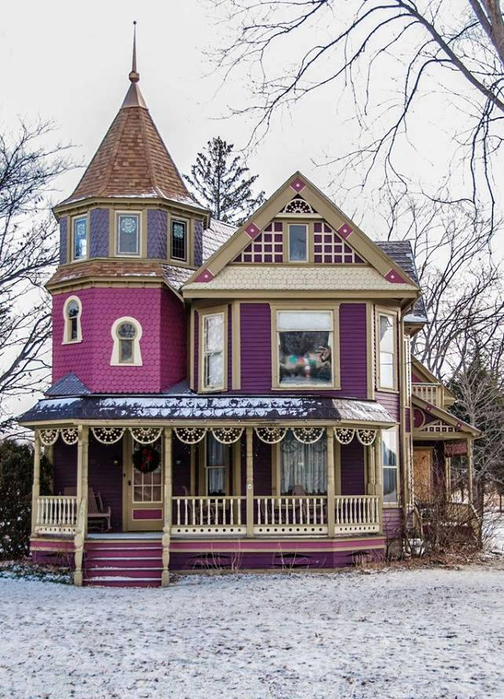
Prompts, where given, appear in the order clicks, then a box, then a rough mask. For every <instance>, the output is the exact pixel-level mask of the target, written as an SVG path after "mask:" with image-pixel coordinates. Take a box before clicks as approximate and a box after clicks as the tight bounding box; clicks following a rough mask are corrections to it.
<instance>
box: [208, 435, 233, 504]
mask: <svg viewBox="0 0 504 699" xmlns="http://www.w3.org/2000/svg"><path fill="white" fill-rule="evenodd" d="M227 453H228V447H227V445H226V444H221V442H219V441H217V440H216V439H215V437H214V436H213V434H211V433H209V434H208V435H207V438H206V464H205V466H206V475H207V495H214V496H217V495H225V494H226V466H227Z"/></svg>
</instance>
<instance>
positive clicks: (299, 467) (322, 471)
mask: <svg viewBox="0 0 504 699" xmlns="http://www.w3.org/2000/svg"><path fill="white" fill-rule="evenodd" d="M280 454H281V483H280V486H281V494H282V495H325V494H326V493H327V444H326V439H325V437H322V438H321V439H320V440H319V441H318V442H315V444H302V443H301V442H298V440H297V439H295V437H294V436H293V434H292V432H290V431H289V432H288V433H287V435H286V436H285V439H284V441H283V442H282V445H281V447H280Z"/></svg>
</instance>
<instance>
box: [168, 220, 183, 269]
mask: <svg viewBox="0 0 504 699" xmlns="http://www.w3.org/2000/svg"><path fill="white" fill-rule="evenodd" d="M170 255H171V258H172V259H173V260H180V261H181V262H187V222H186V221H179V220H178V219H173V220H172V222H171V250H170Z"/></svg>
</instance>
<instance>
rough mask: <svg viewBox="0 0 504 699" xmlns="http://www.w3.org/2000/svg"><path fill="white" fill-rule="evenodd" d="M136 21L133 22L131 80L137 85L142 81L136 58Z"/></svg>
mask: <svg viewBox="0 0 504 699" xmlns="http://www.w3.org/2000/svg"><path fill="white" fill-rule="evenodd" d="M136 25H137V23H136V20H134V21H133V58H132V61H131V73H130V74H129V79H130V80H131V82H132V83H137V82H138V81H139V80H140V75H139V74H138V72H137V56H136Z"/></svg>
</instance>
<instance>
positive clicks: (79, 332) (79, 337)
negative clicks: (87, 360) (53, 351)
mask: <svg viewBox="0 0 504 699" xmlns="http://www.w3.org/2000/svg"><path fill="white" fill-rule="evenodd" d="M71 301H75V302H76V303H77V305H78V306H79V313H78V315H77V338H76V339H75V340H71V339H69V337H70V331H71V322H70V318H69V317H68V313H67V308H68V304H69V303H70V302H71ZM81 317H82V301H81V300H80V298H79V297H78V296H69V297H68V298H67V300H66V301H65V303H64V304H63V320H64V321H65V324H64V326H63V340H62V341H61V344H62V345H76V344H78V343H79V342H82V325H81Z"/></svg>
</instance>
